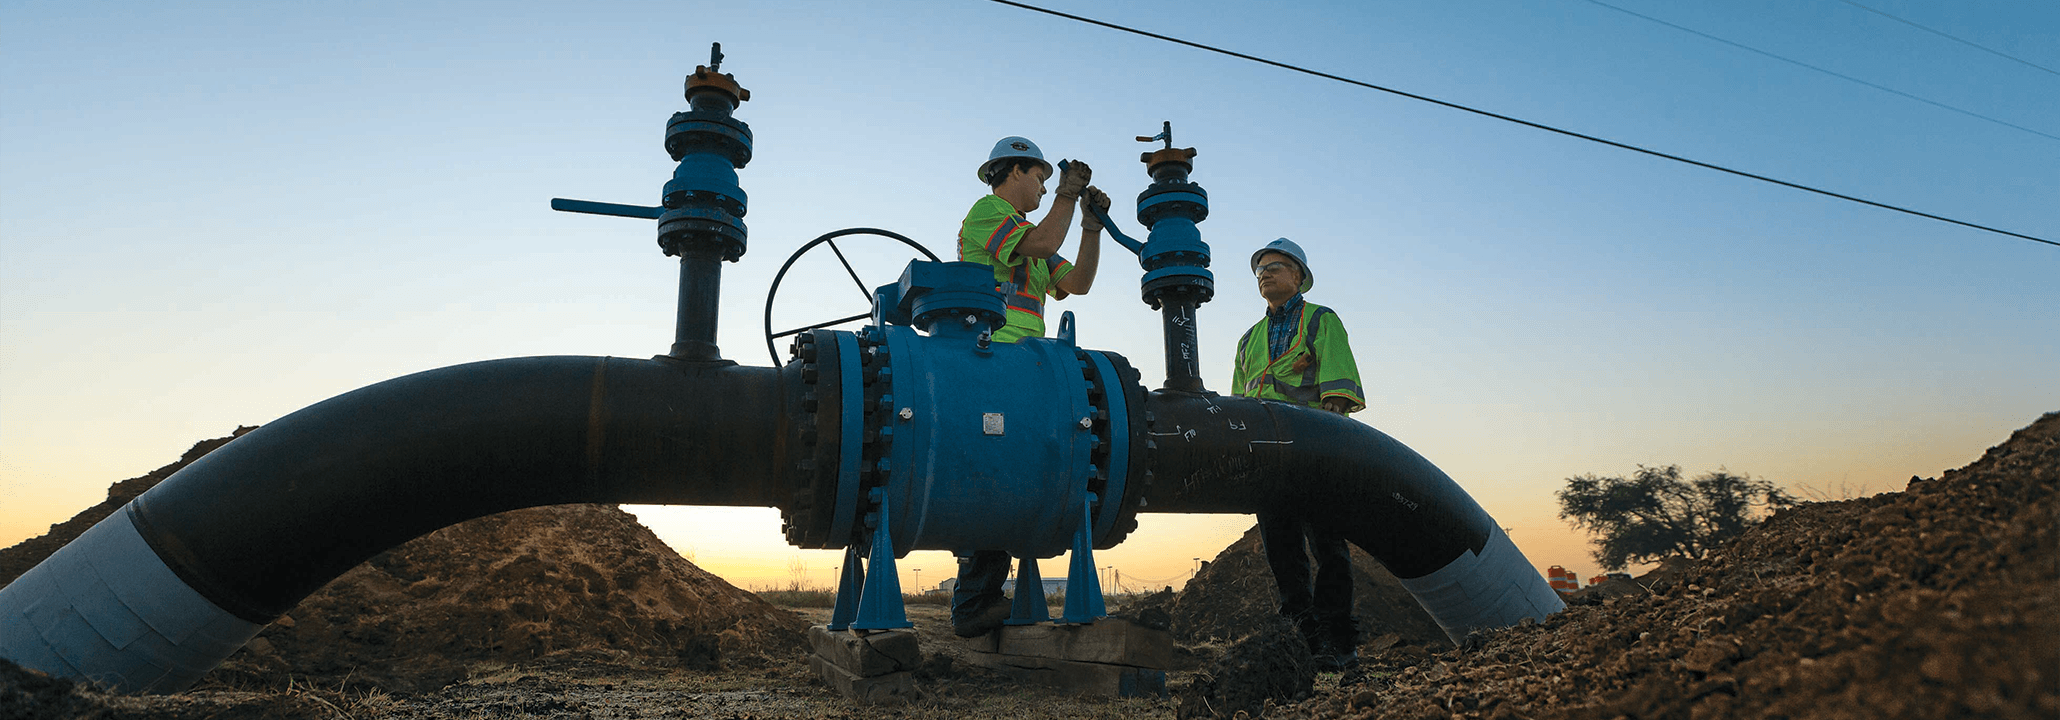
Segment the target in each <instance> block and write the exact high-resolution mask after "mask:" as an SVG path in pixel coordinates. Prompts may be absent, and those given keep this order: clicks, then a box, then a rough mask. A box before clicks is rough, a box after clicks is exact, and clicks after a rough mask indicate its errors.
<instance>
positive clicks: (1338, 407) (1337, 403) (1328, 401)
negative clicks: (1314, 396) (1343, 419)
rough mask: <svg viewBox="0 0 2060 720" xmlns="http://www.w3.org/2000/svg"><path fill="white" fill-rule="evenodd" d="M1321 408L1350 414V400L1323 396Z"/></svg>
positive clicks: (1340, 413) (1341, 413)
mask: <svg viewBox="0 0 2060 720" xmlns="http://www.w3.org/2000/svg"><path fill="white" fill-rule="evenodd" d="M1323 409H1325V410H1329V411H1331V412H1334V413H1337V414H1339V415H1350V414H1352V413H1351V410H1352V401H1350V400H1346V399H1344V398H1336V397H1328V398H1324V399H1323Z"/></svg>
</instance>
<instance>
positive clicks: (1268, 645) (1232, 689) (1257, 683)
mask: <svg viewBox="0 0 2060 720" xmlns="http://www.w3.org/2000/svg"><path fill="white" fill-rule="evenodd" d="M1315 681H1316V661H1315V659H1313V658H1311V657H1310V656H1309V647H1308V646H1307V645H1306V644H1304V643H1303V641H1302V635H1301V633H1299V632H1297V631H1296V630H1295V624H1294V623H1292V622H1289V621H1288V619H1287V618H1284V617H1281V616H1279V615H1274V616H1271V617H1268V618H1266V619H1265V620H1262V621H1261V622H1260V623H1259V624H1258V627H1256V628H1254V629H1253V631H1252V632H1251V633H1248V634H1246V635H1245V636H1244V638H1242V639H1240V640H1238V641H1237V642H1236V643H1233V644H1231V646H1230V649H1229V650H1228V651H1226V652H1224V653H1223V656H1222V657H1221V658H1218V659H1217V660H1216V662H1214V663H1211V664H1210V665H1209V667H1208V669H1206V670H1203V671H1202V672H1200V673H1197V674H1196V675H1195V677H1194V680H1193V682H1191V683H1190V684H1189V685H1188V687H1187V688H1186V689H1184V690H1182V691H1181V693H1180V706H1179V709H1178V710H1177V711H1176V713H1177V714H1176V716H1177V717H1180V718H1217V717H1234V716H1236V715H1237V714H1238V713H1240V712H1243V713H1246V714H1247V715H1250V716H1252V717H1260V716H1262V715H1263V714H1264V713H1265V710H1266V708H1267V707H1269V706H1270V705H1271V704H1273V703H1274V702H1275V701H1292V700H1300V699H1302V698H1306V697H1308V696H1309V693H1310V690H1311V688H1312V687H1313V686H1314V685H1315Z"/></svg>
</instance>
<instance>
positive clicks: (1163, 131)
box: [1137, 120, 1173, 150]
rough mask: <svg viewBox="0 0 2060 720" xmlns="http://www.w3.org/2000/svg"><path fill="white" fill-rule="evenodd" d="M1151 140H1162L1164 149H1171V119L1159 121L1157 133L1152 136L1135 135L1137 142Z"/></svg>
mask: <svg viewBox="0 0 2060 720" xmlns="http://www.w3.org/2000/svg"><path fill="white" fill-rule="evenodd" d="M1153 140H1164V141H1166V149H1167V150H1172V149H1173V121H1172V120H1166V121H1163V122H1161V123H1160V125H1159V134H1157V135H1153V136H1151V137H1145V136H1143V135H1139V136H1137V141H1138V142H1151V141H1153Z"/></svg>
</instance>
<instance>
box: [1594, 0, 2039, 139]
mask: <svg viewBox="0 0 2060 720" xmlns="http://www.w3.org/2000/svg"><path fill="white" fill-rule="evenodd" d="M1587 1H1588V3H1589V4H1592V5H1600V6H1602V7H1605V8H1609V9H1611V10H1615V11H1617V12H1620V13H1623V14H1625V15H1629V16H1631V17H1634V18H1638V19H1640V20H1645V21H1647V22H1654V23H1658V24H1661V25H1665V26H1667V27H1670V28H1673V29H1675V30H1679V31H1681V32H1684V33H1688V34H1690V35H1694V36H1696V37H1699V38H1703V39H1705V40H1712V41H1715V42H1720V43H1723V44H1725V45H1729V46H1731V47H1735V48H1738V49H1740V50H1744V51H1746V52H1751V53H1757V54H1759V55H1763V56H1766V57H1770V58H1773V59H1775V60H1780V61H1781V62H1785V63H1788V64H1790V65H1794V66H1796V67H1800V68H1805V69H1809V70H1815V71H1817V72H1820V73H1824V74H1825V75H1830V76H1832V77H1835V78H1838V79H1840V80H1844V81H1846V82H1850V83H1856V84H1860V85H1865V86H1867V87H1870V88H1874V89H1876V90H1880V91H1882V92H1885V93H1889V94H1892V95H1898V96H1901V97H1905V98H1909V99H1911V100H1915V101H1917V102H1921V103H1924V104H1926V105H1930V106H1932V107H1935V108H1942V109H1945V110H1951V111H1953V112H1956V113H1959V114H1961V115H1966V116H1967V117H1971V118H1977V119H1981V120H1987V121H1989V122H1992V123H1995V124H1997V125H2001V126H2003V127H2007V128H2011V129H2015V130H2023V131H2025V132H2028V133H2031V134H2033V135H2037V136H2039V137H2042V138H2046V139H2049V140H2060V135H2053V134H2049V133H2043V132H2039V131H2037V130H2033V129H2031V128H2028V127H2025V126H2023V125H2018V124H2016V123H2011V122H2005V121H2002V120H1997V119H1995V118H1992V117H1989V116H1987V115H1983V114H1981V113H1978V112H1974V111H1972V110H1965V109H1961V108H1957V107H1953V106H1951V105H1947V104H1945V103H1942V102H1938V101H1936V100H1931V99H1928V98H1922V97H1918V96H1916V95H1911V94H1909V93H1906V92H1903V91H1901V90H1897V89H1895V88H1892V87H1888V86H1885V85H1876V84H1874V83H1871V82H1867V81H1865V80H1861V79H1859V78H1856V77H1853V76H1851V75H1846V74H1844V73H1839V72H1835V71H1831V70H1826V69H1824V68H1820V67H1817V66H1815V65H1811V64H1809V63H1806V62H1803V61H1801V60H1795V59H1791V58H1786V57H1782V56H1780V55H1776V54H1774V53H1770V52H1767V51H1765V50H1761V49H1759V48H1756V47H1753V46H1751V45H1745V44H1743V43H1737V42H1732V41H1730V40H1725V39H1723V38H1720V37H1717V36H1715V35H1711V34H1709V33H1706V32H1703V31H1701V30H1697V29H1695V28H1690V27H1683V26H1681V25H1676V24H1674V23H1670V22H1667V21H1665V20H1661V19H1659V18H1656V17H1653V16H1651V15H1645V14H1642V13H1638V12H1634V11H1631V10H1626V9H1623V8H1620V7H1617V6H1615V5H1611V4H1609V3H1606V2H1603V1H1602V0H1587Z"/></svg>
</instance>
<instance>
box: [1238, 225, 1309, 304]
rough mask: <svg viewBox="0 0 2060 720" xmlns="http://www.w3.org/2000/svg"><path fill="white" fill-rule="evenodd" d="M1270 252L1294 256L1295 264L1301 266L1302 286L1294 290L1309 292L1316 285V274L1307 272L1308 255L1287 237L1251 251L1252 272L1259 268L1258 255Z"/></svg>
mask: <svg viewBox="0 0 2060 720" xmlns="http://www.w3.org/2000/svg"><path fill="white" fill-rule="evenodd" d="M1270 252H1277V253H1280V254H1282V255H1286V256H1288V257H1291V258H1294V259H1295V264H1296V265H1300V266H1301V268H1300V270H1301V271H1302V287H1300V288H1298V289H1297V290H1296V291H1295V292H1309V288H1312V287H1316V274H1315V273H1312V272H1309V256H1307V255H1303V254H1302V246H1300V245H1296V244H1295V241H1293V240H1289V239H1287V238H1281V239H1279V240H1275V241H1273V242H1270V243H1266V247H1262V248H1259V250H1258V251H1257V252H1254V253H1252V271H1253V272H1257V271H1258V270H1259V256H1260V255H1265V254H1266V253H1270Z"/></svg>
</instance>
